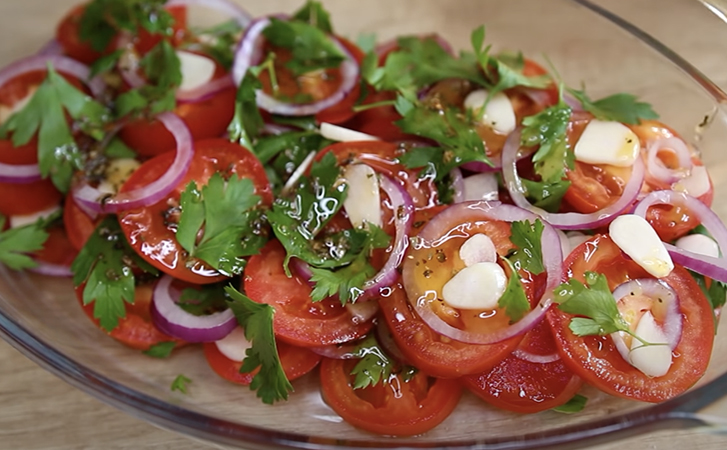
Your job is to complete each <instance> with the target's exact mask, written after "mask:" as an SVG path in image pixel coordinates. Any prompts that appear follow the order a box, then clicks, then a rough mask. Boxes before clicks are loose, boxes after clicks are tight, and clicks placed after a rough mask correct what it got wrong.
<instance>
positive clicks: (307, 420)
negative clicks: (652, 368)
mask: <svg viewBox="0 0 727 450" xmlns="http://www.w3.org/2000/svg"><path fill="white" fill-rule="evenodd" d="M6 1H8V2H9V3H10V4H11V6H6V8H9V11H10V13H11V14H10V15H5V16H3V17H2V18H1V19H0V23H2V24H3V28H0V36H2V37H4V38H6V39H3V41H2V43H0V62H2V63H3V64H4V63H8V62H10V61H12V60H13V59H16V58H19V57H21V56H24V55H26V54H29V53H30V52H32V51H34V50H35V49H37V48H39V47H40V46H41V45H42V44H43V43H44V42H45V41H47V40H48V39H49V38H50V37H51V34H52V30H53V27H54V24H55V23H56V21H57V20H58V19H59V18H60V17H61V14H63V13H65V12H66V11H67V10H69V9H70V7H71V6H73V5H74V3H75V2H76V0H57V1H54V2H53V3H52V5H50V6H49V4H48V3H47V2H45V1H44V0H22V1H21V0H6ZM240 3H241V4H242V5H243V6H244V7H245V8H246V9H247V10H248V11H250V12H251V13H252V14H253V15H260V14H266V13H273V12H281V11H283V12H287V11H292V10H293V9H295V8H297V7H298V6H299V5H300V3H301V2H299V1H298V0H295V1H287V0H275V1H272V0H267V1H265V2H262V1H258V2H255V1H247V2H243V1H240ZM636 3H638V4H640V5H641V6H642V7H643V6H644V5H646V4H647V3H648V4H650V5H651V6H656V5H662V4H663V3H662V2H655V1H654V2H636ZM21 4H22V8H23V11H25V13H26V14H27V12H28V11H37V12H38V21H39V25H43V26H30V27H29V26H28V24H27V23H22V22H17V21H16V22H14V21H13V20H12V12H13V8H14V7H17V8H20V5H21ZM601 4H604V5H605V4H606V2H601ZM326 6H327V8H328V9H329V10H330V11H331V13H332V17H333V19H334V26H335V27H336V29H337V30H338V31H339V33H341V34H343V35H345V36H349V37H354V38H355V37H356V36H357V35H359V34H360V33H370V32H376V33H377V36H378V38H379V39H381V40H385V39H388V38H391V37H394V36H396V35H399V34H418V33H429V32H432V31H436V32H437V33H439V34H441V35H442V36H444V37H445V38H446V39H447V40H448V41H449V42H451V43H452V45H453V46H454V47H455V48H466V47H468V46H469V33H470V31H471V30H472V29H474V28H475V27H477V26H478V25H480V24H482V23H485V24H486V25H487V41H488V42H490V43H493V44H494V46H495V48H498V49H513V50H522V51H523V52H524V54H525V55H527V56H529V57H532V58H534V59H536V60H539V61H541V62H543V61H546V60H548V61H550V62H552V64H553V66H554V67H555V68H557V70H558V72H559V73H560V74H561V75H562V76H563V78H564V79H565V81H566V82H567V83H568V84H569V85H572V86H579V85H580V84H581V83H585V85H587V86H588V91H589V94H591V95H592V96H593V97H599V96H601V95H607V94H610V93H613V92H624V91H625V92H632V93H634V94H637V95H638V96H639V97H640V98H641V99H643V100H644V101H647V102H650V103H651V104H652V105H653V106H654V108H655V109H656V110H657V111H658V112H659V113H660V114H661V117H662V120H663V121H664V122H665V123H667V124H669V125H670V126H672V127H673V128H675V129H676V130H677V131H678V132H680V133H681V134H682V135H683V136H684V137H685V138H686V139H688V140H690V141H691V142H692V143H694V144H695V145H696V146H698V148H699V149H700V150H701V151H702V152H703V158H704V161H705V164H706V165H707V166H708V167H709V169H710V173H711V175H712V177H713V179H714V182H715V190H716V198H717V199H719V198H720V196H721V195H722V193H725V192H727V156H725V154H724V152H723V146H724V144H723V143H724V142H727V121H726V120H725V114H724V111H723V109H722V108H723V107H722V104H723V103H725V101H726V100H727V96H726V95H725V94H724V93H723V92H722V91H721V90H720V89H719V87H717V86H716V85H715V84H713V83H712V82H711V81H709V80H708V79H707V78H706V77H704V76H703V75H702V74H701V73H700V72H699V71H698V70H696V69H695V68H694V67H692V66H691V65H690V64H689V63H687V62H686V61H685V60H684V59H682V58H681V57H680V56H678V54H677V53H675V52H673V51H671V50H670V49H669V48H667V47H666V46H665V45H664V44H662V43H661V42H660V41H657V40H656V39H654V38H652V37H651V36H650V35H648V34H646V33H644V32H643V31H641V30H640V29H638V28H635V27H634V26H633V25H631V24H630V23H628V22H626V21H624V20H623V19H621V17H631V18H633V17H640V16H639V14H641V15H642V16H643V15H644V14H646V13H649V12H645V11H644V10H643V9H639V8H638V6H635V4H634V2H629V3H627V2H618V4H617V6H619V7H618V8H616V9H618V14H620V15H616V14H613V13H611V12H609V11H608V10H605V9H602V8H601V7H600V6H598V4H592V3H588V2H586V1H582V0H551V1H548V2H542V1H538V0H516V1H508V2H504V1H483V0H460V1H458V2H456V3H455V2H447V1H437V0H432V1H422V0H411V1H402V0H397V1H395V2H394V1H391V0H370V1H368V2H366V6H365V7H363V8H361V7H355V6H354V5H353V3H351V2H333V1H329V2H328V3H327V5H326ZM610 6H613V5H610ZM692 9H693V10H694V14H695V15H696V16H697V17H688V18H685V20H687V21H696V22H690V23H697V24H698V23H699V21H700V20H716V19H715V18H713V17H710V15H709V13H708V12H707V11H706V9H705V10H701V9H700V8H692ZM18 10H19V9H18ZM655 14H657V15H658V12H656V13H655ZM544 17H547V19H548V20H543V18H544ZM8 36H23V37H24V39H23V41H22V44H19V45H18V44H16V43H17V42H18V40H17V39H8ZM671 39H673V40H674V41H675V42H676V43H678V41H677V39H676V38H675V37H674V36H671ZM544 55H547V57H546V56H544ZM716 208H717V212H718V213H719V214H720V215H721V217H722V218H727V205H726V204H724V203H722V202H719V201H717V202H716ZM0 334H1V335H2V336H3V338H4V339H5V340H7V341H8V342H9V343H10V344H11V345H12V346H14V347H15V348H17V349H18V350H20V351H21V352H22V353H24V354H25V355H26V356H28V357H29V358H30V359H32V360H33V361H35V362H37V363H38V364H40V365H41V366H43V367H44V368H46V369H47V370H49V371H51V372H52V373H54V374H56V375H57V376H59V377H60V378H62V379H64V380H65V381H67V382H69V383H70V384H72V385H74V386H76V387H78V388H79V389H82V390H83V391H85V392H87V393H89V394H91V395H93V396H95V397H97V398H99V399H100V400H102V401H104V402H106V403H109V404H111V405H113V406H116V407H118V408H119V409H121V410H123V411H126V412H128V413H130V414H132V415H134V416H136V417H139V418H141V419H144V420H147V421H149V422H151V423H154V424H156V425H159V426H162V427H164V428H168V429H171V430H175V431H178V432H181V433H184V434H187V435H190V436H193V437H196V438H200V439H203V440H208V441H211V442H215V443H220V444H229V445H233V446H239V447H245V448H251V449H252V448H256V449H257V448H260V449H263V448H278V447H287V448H305V449H328V448H333V447H348V448H359V447H392V448H393V447H410V448H411V447H417V448H435V447H441V446H444V445H446V446H447V447H448V448H457V449H465V448H508V449H526V448H543V447H545V446H551V445H552V446H558V447H559V448H567V447H577V446H584V445H591V444H593V443H595V442H598V441H604V440H610V439H614V438H616V437H622V436H626V435H632V434H638V433H641V432H643V431H647V430H648V431H652V430H656V429H666V428H675V427H689V426H701V425H705V424H721V423H724V422H725V421H724V420H723V419H719V418H715V417H712V416H710V415H709V414H708V411H709V410H708V407H709V406H710V405H711V404H712V403H713V402H715V401H716V400H718V399H719V398H721V397H722V395H723V394H724V393H725V392H727V331H725V330H724V327H723V328H722V329H721V330H720V333H719V334H718V336H717V338H716V344H715V348H714V352H713V357H712V362H711V364H710V367H709V370H708V372H707V374H706V375H705V376H704V378H703V379H702V380H701V381H700V382H699V383H698V385H697V386H695V388H693V389H692V390H691V391H689V392H687V393H686V394H684V395H682V396H680V397H678V398H675V399H673V400H671V401H668V402H665V403H662V404H658V405H650V404H644V403H639V402H634V401H628V400H623V399H617V398H614V397H610V396H607V395H605V394H601V393H599V392H597V391H596V390H594V389H590V388H585V389H584V391H585V392H584V394H585V395H586V396H587V397H588V398H589V402H588V405H587V406H586V408H585V410H584V411H583V412H581V413H578V414H574V415H564V414H559V413H556V412H551V411H547V412H543V413H538V414H535V415H517V414H514V413H508V412H503V411H499V410H496V409H494V408H493V407H490V406H488V405H487V404H485V403H483V402H481V401H480V400H478V399H476V398H475V397H474V396H472V395H465V396H464V398H463V399H462V401H461V403H460V405H459V406H458V408H457V410H456V411H455V412H454V413H453V414H452V415H451V416H450V417H449V418H448V419H447V420H445V422H444V423H442V424H441V425H439V426H438V427H437V428H435V429H434V430H432V431H430V432H428V433H426V434H425V435H422V436H417V437H413V438H390V437H385V436H376V435H372V434H370V433H366V432H363V431H360V430H357V429H355V428H353V427H352V426H350V425H348V424H347V423H345V422H343V421H342V420H341V419H340V418H339V417H338V416H337V415H336V414H335V413H334V412H333V411H332V410H331V409H330V408H329V407H328V406H326V404H325V403H324V402H323V401H322V399H321V396H320V393H319V390H318V380H317V375H316V374H314V373H313V374H309V375H308V376H306V377H304V378H302V379H300V380H297V381H295V382H294V383H293V384H294V387H295V393H294V394H293V395H292V396H291V399H290V400H289V401H288V402H286V403H281V404H276V405H274V406H267V405H263V404H261V403H260V402H259V400H258V399H256V398H255V396H254V394H253V393H251V392H250V391H249V390H248V389H247V388H241V387H237V386H234V385H231V384H229V383H227V382H225V381H224V380H222V379H220V378H218V377H217V376H216V375H215V374H214V373H213V372H212V371H211V369H209V368H208V366H207V364H206V362H205V361H204V357H203V355H202V352H201V351H200V349H199V348H197V347H194V346H190V347H186V348H183V349H181V350H179V351H177V352H176V353H175V354H174V355H173V356H172V357H171V358H170V359H168V360H156V359H152V358H148V357H146V356H144V355H141V354H139V352H137V351H134V350H130V349H128V348H126V347H123V346H121V345H119V344H117V343H116V342H115V341H113V340H111V339H109V338H107V337H105V336H103V333H102V332H101V331H99V330H98V329H97V328H95V327H94V326H93V325H92V324H91V323H90V322H89V321H88V319H87V318H86V317H85V316H84V314H83V313H82V311H81V310H80V308H78V307H77V303H76V299H75V296H74V294H73V291H72V286H71V282H70V280H67V279H57V278H48V277H43V276H40V275H36V274H32V273H16V272H12V271H9V270H7V269H6V268H4V267H0ZM180 373H183V374H184V375H185V376H187V377H189V378H191V379H192V380H194V385H193V387H192V388H191V392H190V394H188V395H183V394H181V393H178V392H172V391H171V390H170V388H169V386H170V384H171V381H172V380H173V379H174V378H175V377H176V376H177V375H178V374H180ZM524 430H527V431H525V432H524Z"/></svg>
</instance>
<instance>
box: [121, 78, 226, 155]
mask: <svg viewBox="0 0 727 450" xmlns="http://www.w3.org/2000/svg"><path fill="white" fill-rule="evenodd" d="M222 76H228V75H226V74H225V73H224V70H223V69H222V68H221V67H220V66H218V68H217V73H216V74H215V78H219V77H222ZM236 95H237V92H236V89H235V87H229V88H226V89H223V90H221V91H219V92H217V93H215V94H214V95H212V96H211V97H209V98H207V99H204V100H200V101H197V102H188V103H177V106H176V108H174V111H172V112H173V113H174V114H176V115H177V116H179V118H180V119H182V121H183V122H184V123H185V125H187V127H188V128H189V132H190V133H191V134H192V139H193V140H195V141H196V140H201V139H211V138H217V137H219V136H222V134H223V133H224V132H225V131H226V130H227V125H229V123H230V121H231V120H232V116H233V115H234V113H235V97H236ZM119 137H120V138H121V140H123V141H124V143H125V144H126V145H128V146H129V147H131V148H133V149H134V150H136V152H137V153H138V154H139V155H142V156H156V155H160V154H162V153H165V152H167V151H170V150H174V149H175V148H176V141H175V140H174V136H173V135H172V133H170V132H169V130H167V129H166V127H165V126H164V124H162V123H161V122H160V121H158V120H156V119H154V120H147V119H136V120H132V121H130V122H129V123H127V124H126V125H125V126H124V127H123V128H122V129H121V131H120V132H119Z"/></svg>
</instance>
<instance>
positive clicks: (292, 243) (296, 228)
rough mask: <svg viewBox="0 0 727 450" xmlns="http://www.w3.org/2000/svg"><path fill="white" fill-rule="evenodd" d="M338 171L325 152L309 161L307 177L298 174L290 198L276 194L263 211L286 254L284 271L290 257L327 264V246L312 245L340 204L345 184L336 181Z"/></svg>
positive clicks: (345, 187) (314, 264)
mask: <svg viewBox="0 0 727 450" xmlns="http://www.w3.org/2000/svg"><path fill="white" fill-rule="evenodd" d="M340 172H341V169H340V168H339V167H338V164H337V160H336V157H335V156H334V155H333V153H327V154H326V155H325V156H324V157H323V158H322V159H321V160H320V161H316V162H314V163H313V164H312V166H311V171H310V176H309V177H307V176H304V177H301V179H300V180H299V184H298V187H297V189H296V192H295V194H294V196H293V197H292V198H290V199H285V198H282V197H278V198H277V199H276V200H275V203H273V208H272V209H271V210H270V211H268V212H267V218H268V221H269V222H270V225H272V228H273V232H274V233H275V236H276V237H277V238H278V240H279V241H280V242H281V244H283V247H285V251H286V253H287V256H286V259H285V268H286V271H288V261H289V260H290V258H291V257H293V256H295V257H298V258H300V259H302V260H304V261H306V262H307V263H309V264H311V265H313V266H315V267H324V266H326V264H327V262H328V264H329V265H330V264H331V262H330V261H332V259H331V256H330V254H329V252H328V249H326V248H321V246H314V239H315V237H316V235H318V233H319V232H320V231H321V230H322V229H323V227H325V226H326V224H327V223H328V222H329V221H330V220H331V219H332V218H333V216H334V215H336V213H337V212H338V211H339V210H340V209H341V207H342V206H343V200H344V199H345V198H346V192H347V189H348V185H347V184H345V183H336V182H337V180H338V177H339V175H340ZM334 248H335V247H334ZM337 248H338V249H340V248H341V247H337ZM336 265H337V264H336ZM334 267H335V265H334ZM288 274H289V272H288Z"/></svg>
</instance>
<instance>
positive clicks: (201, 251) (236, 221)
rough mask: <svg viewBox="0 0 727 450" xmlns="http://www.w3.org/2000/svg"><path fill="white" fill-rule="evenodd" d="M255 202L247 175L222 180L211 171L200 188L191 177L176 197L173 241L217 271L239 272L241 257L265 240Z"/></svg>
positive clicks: (217, 174) (250, 252)
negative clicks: (177, 214) (176, 221)
mask: <svg viewBox="0 0 727 450" xmlns="http://www.w3.org/2000/svg"><path fill="white" fill-rule="evenodd" d="M259 202H260V196H258V195H255V186H254V185H253V182H252V180H251V179H249V178H239V177H238V176H236V175H233V176H231V177H230V178H229V179H228V180H225V179H224V178H223V177H222V175H221V174H220V173H215V174H214V175H212V176H211V177H210V179H209V180H208V182H207V184H206V185H205V186H203V187H202V188H201V189H199V188H198V187H197V184H196V183H195V182H194V181H192V182H190V183H189V184H188V185H187V188H186V189H185V190H184V192H182V195H181V197H180V205H181V215H180V218H179V225H178V227H177V234H176V236H177V241H179V244H180V245H181V246H182V247H183V248H184V249H185V250H187V252H188V253H189V255H190V256H191V257H196V258H199V259H201V260H203V261H205V262H206V263H207V264H209V265H210V266H211V267H214V268H215V269H216V270H218V271H219V272H220V273H222V274H224V275H226V276H234V275H239V274H240V273H242V269H243V268H244V267H245V260H244V259H243V258H244V257H245V256H250V255H254V254H256V253H257V252H258V251H259V250H260V248H261V247H262V246H263V245H265V242H267V236H266V234H265V233H263V232H262V231H261V227H262V212H261V210H260V209H259V208H256V207H257V205H258V204H259ZM200 230H201V231H200ZM200 235H201V237H200Z"/></svg>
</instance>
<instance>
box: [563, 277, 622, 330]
mask: <svg viewBox="0 0 727 450" xmlns="http://www.w3.org/2000/svg"><path fill="white" fill-rule="evenodd" d="M585 278H586V284H583V283H581V282H580V281H578V280H576V279H571V280H569V281H568V282H566V283H563V284H561V285H560V286H558V287H557V288H555V303H557V304H558V309H560V310H561V311H564V312H566V313H568V314H573V315H577V316H583V317H576V318H573V319H572V320H571V323H570V325H569V328H570V329H571V331H573V333H574V334H576V335H577V336H588V335H606V334H611V333H615V332H617V331H623V332H625V333H628V334H632V333H631V330H630V329H629V324H628V323H626V321H625V320H624V318H623V317H622V316H621V313H620V312H619V310H618V308H617V307H616V302H615V301H614V298H613V294H612V293H611V289H610V288H609V287H608V281H607V280H606V276H605V275H603V274H600V273H595V272H586V273H585Z"/></svg>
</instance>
